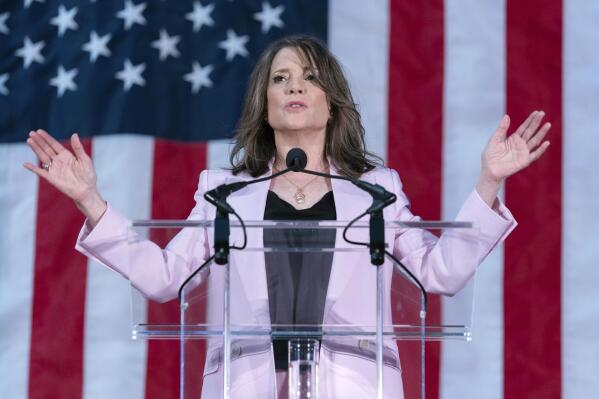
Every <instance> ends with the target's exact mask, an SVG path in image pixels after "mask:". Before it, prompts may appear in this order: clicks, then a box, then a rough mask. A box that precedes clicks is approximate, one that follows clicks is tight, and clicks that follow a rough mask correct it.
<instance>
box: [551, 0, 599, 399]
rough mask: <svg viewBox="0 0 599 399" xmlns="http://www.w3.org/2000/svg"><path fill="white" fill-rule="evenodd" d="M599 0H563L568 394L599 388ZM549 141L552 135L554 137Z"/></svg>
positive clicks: (564, 328) (564, 350)
mask: <svg viewBox="0 0 599 399" xmlns="http://www.w3.org/2000/svg"><path fill="white" fill-rule="evenodd" d="M598 21H599V2H597V1H596V0H577V1H571V0H569V1H565V2H564V75H563V76H564V134H563V137H564V139H563V146H564V147H563V155H564V160H563V177H564V181H563V184H564V187H563V190H562V192H563V208H562V209H563V218H564V219H563V229H562V231H563V237H562V248H563V261H562V382H563V386H562V389H563V397H564V398H566V399H570V398H590V397H596V396H597V392H599V378H598V377H599V361H598V359H599V333H598V332H597V326H599V301H597V287H598V286H599V268H598V267H597V265H599V233H598V230H597V229H598V228H597V226H599V201H598V200H597V198H599V178H598V177H597V154H599V125H598V124H597V115H599V24H598V23H597V22H598ZM549 140H551V137H549Z"/></svg>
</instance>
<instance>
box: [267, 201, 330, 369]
mask: <svg viewBox="0 0 599 399" xmlns="http://www.w3.org/2000/svg"><path fill="white" fill-rule="evenodd" d="M264 219H265V220H335V219H337V212H336V210H335V201H334V198H333V192H332V191H329V192H328V193H326V194H325V195H324V196H323V197H322V198H321V199H320V200H319V201H318V202H317V203H315V204H314V205H313V206H312V207H311V208H308V209H301V210H299V209H295V208H294V207H293V206H292V205H291V204H289V203H288V202H287V201H284V200H282V199H281V198H279V196H278V195H277V194H275V193H274V192H273V191H269V192H268V197H267V199H266V209H265V211H264ZM277 243H278V244H279V245H280V244H284V245H289V246H291V247H295V248H298V247H299V248H301V247H306V246H310V244H311V243H320V244H324V245H326V246H330V247H332V246H334V244H335V229H327V230H312V229H276V230H274V229H273V230H269V229H265V230H264V246H265V247H267V246H273V245H274V246H276V245H277ZM320 244H319V245H320ZM264 258H265V265H266V281H267V285H268V301H269V308H270V320H271V323H272V324H273V325H276V324H285V325H290V324H292V325H293V324H297V325H302V324H304V325H315V324H321V323H322V321H323V316H324V305H325V299H326V295H327V289H328V285H329V277H330V274H331V266H332V262H333V253H332V252H266V253H265V254H264ZM300 328H301V326H298V327H296V329H300ZM273 330H276V327H273ZM273 347H274V354H275V368H276V369H277V370H287V340H275V341H273Z"/></svg>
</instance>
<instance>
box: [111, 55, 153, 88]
mask: <svg viewBox="0 0 599 399" xmlns="http://www.w3.org/2000/svg"><path fill="white" fill-rule="evenodd" d="M145 69H146V64H145V63H144V64H138V65H133V64H132V63H131V61H129V59H126V60H125V66H124V68H123V70H122V71H119V72H117V73H116V78H117V79H120V80H122V81H123V86H124V89H125V91H129V89H130V88H131V87H133V85H139V86H145V85H146V81H145V79H144V78H143V77H142V76H141V74H142V73H143V71H144V70H145Z"/></svg>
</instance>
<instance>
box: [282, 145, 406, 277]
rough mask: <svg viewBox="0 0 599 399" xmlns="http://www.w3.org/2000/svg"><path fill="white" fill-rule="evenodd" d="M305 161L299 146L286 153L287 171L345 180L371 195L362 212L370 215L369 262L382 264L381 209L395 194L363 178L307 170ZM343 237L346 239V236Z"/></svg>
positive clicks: (392, 200) (383, 244)
mask: <svg viewBox="0 0 599 399" xmlns="http://www.w3.org/2000/svg"><path fill="white" fill-rule="evenodd" d="M307 162H308V157H307V156H306V153H305V152H304V151H303V150H302V149H300V148H293V149H291V150H290V151H289V152H288V153H287V158H286V163H287V168H288V169H287V170H288V171H289V170H293V171H295V172H303V173H307V174H310V175H316V176H322V177H328V178H330V179H339V180H346V181H349V182H351V183H352V184H354V185H355V186H357V187H358V188H360V189H362V190H364V191H366V192H367V193H368V194H370V196H371V197H372V204H371V205H370V207H369V208H368V209H367V210H366V211H365V212H364V213H363V215H366V214H369V215H370V223H369V225H370V242H369V243H368V244H367V245H368V247H369V248H370V262H371V263H372V264H373V265H376V266H380V265H382V264H383V262H384V260H385V259H384V258H385V221H384V219H383V209H384V208H385V207H386V206H388V205H391V204H392V203H394V202H395V201H396V200H397V196H396V195H395V194H393V193H392V192H389V191H387V190H386V189H385V187H383V186H381V185H379V184H372V183H369V182H367V181H364V180H360V179H354V178H353V177H346V176H337V175H331V174H328V173H321V172H315V171H313V170H307V169H305V167H306V164H307ZM352 223H353V221H352V222H350V224H349V225H348V226H346V230H347V228H348V227H349V226H350V225H351V224H352ZM344 238H345V232H344ZM345 239H346V240H348V239H347V238H345ZM348 242H349V241H348Z"/></svg>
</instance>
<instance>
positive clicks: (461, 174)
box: [440, 0, 505, 398]
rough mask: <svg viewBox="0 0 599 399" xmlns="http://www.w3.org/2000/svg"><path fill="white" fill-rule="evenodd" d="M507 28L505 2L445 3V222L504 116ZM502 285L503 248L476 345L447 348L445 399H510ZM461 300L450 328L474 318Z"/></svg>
mask: <svg viewBox="0 0 599 399" xmlns="http://www.w3.org/2000/svg"><path fill="white" fill-rule="evenodd" d="M504 27H505V4H504V2H503V1H484V2H481V1H478V0H469V1H463V0H447V1H446V2H445V77H444V78H445V88H444V114H443V121H444V131H443V133H444V136H443V144H444V146H443V219H452V218H453V217H454V216H455V215H456V213H457V211H458V209H459V208H460V206H461V204H462V201H463V200H464V199H465V198H466V196H467V195H468V193H469V192H470V191H471V190H472V189H473V187H474V185H475V184H476V180H477V176H478V173H479V170H480V154H481V151H482V150H483V148H484V146H485V145H486V143H487V141H488V139H489V137H490V135H491V134H492V133H493V132H494V131H495V129H496V127H497V124H498V123H499V120H500V119H501V117H502V115H503V113H504V112H505V105H504V104H505V90H504V84H505V83H504V82H505V68H504V63H505V51H504ZM502 281H503V259H502V249H501V248H498V249H497V250H495V251H494V253H492V254H491V256H490V257H489V258H488V259H487V260H486V261H485V262H484V264H483V265H481V267H480V269H479V271H478V273H477V277H476V293H475V301H474V302H475V307H474V321H473V334H474V339H473V342H471V343H465V342H445V343H444V344H443V346H442V359H441V386H440V392H441V395H440V396H441V397H442V398H482V397H484V398H501V397H502V396H503V395H502V392H503V306H502V304H503V286H502ZM456 299H457V300H456ZM456 299H449V298H448V299H447V300H444V301H443V320H444V322H446V323H447V322H451V321H452V320H454V319H455V318H456V317H457V316H456V315H459V314H467V313H468V312H467V309H464V308H463V307H464V306H469V305H465V304H464V301H463V298H459V297H458V298H456ZM460 299H461V300H460ZM466 302H467V301H466Z"/></svg>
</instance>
